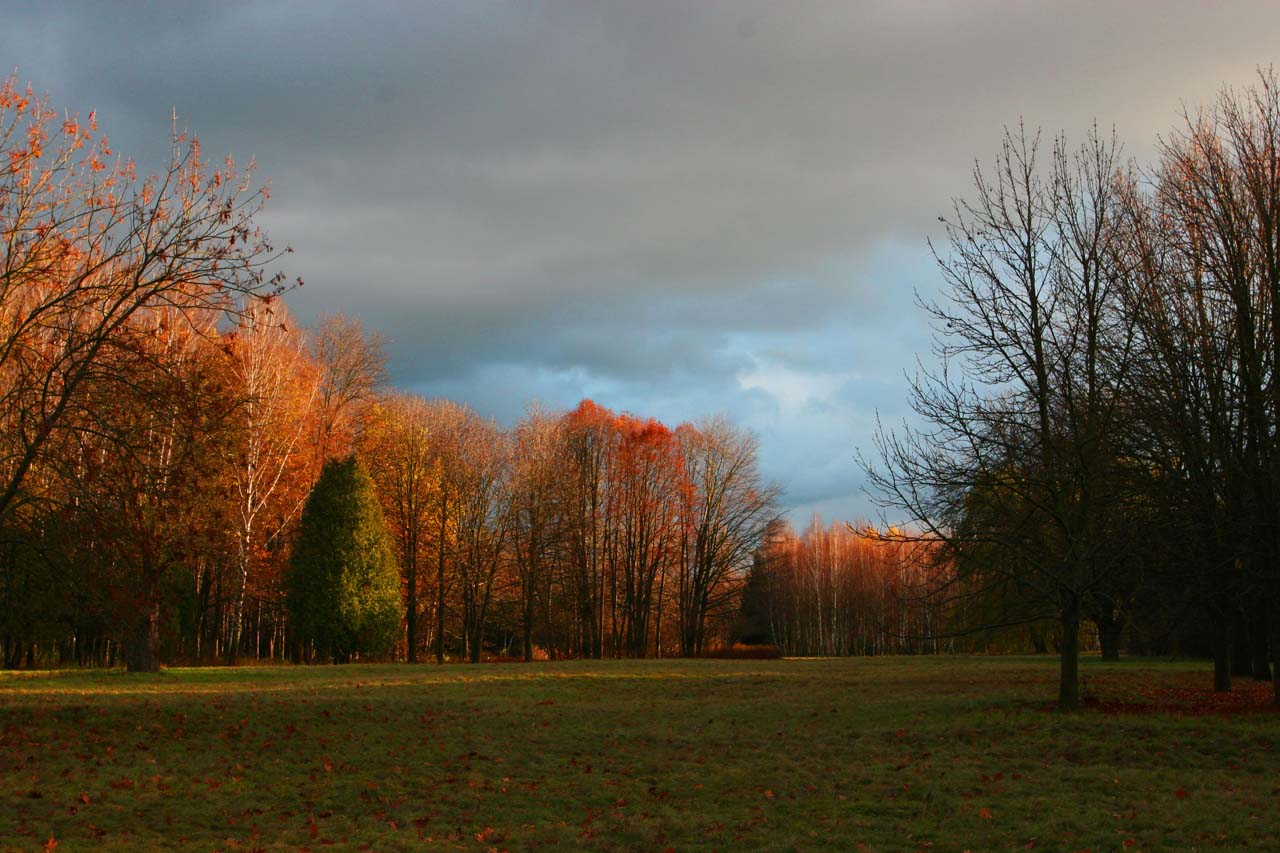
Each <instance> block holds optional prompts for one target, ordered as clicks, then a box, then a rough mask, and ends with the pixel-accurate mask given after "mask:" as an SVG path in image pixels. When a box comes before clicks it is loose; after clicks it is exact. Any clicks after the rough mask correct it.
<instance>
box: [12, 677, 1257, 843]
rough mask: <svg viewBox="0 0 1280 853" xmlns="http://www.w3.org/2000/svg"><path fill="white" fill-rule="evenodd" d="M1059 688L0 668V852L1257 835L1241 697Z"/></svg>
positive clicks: (1181, 687)
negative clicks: (1079, 695)
mask: <svg viewBox="0 0 1280 853" xmlns="http://www.w3.org/2000/svg"><path fill="white" fill-rule="evenodd" d="M1085 674H1086V679H1087V684H1088V688H1089V692H1090V696H1091V697H1093V705H1092V706H1091V707H1089V708H1086V710H1084V711H1083V712H1081V713H1078V714H1060V713H1057V712H1051V711H1049V710H1047V708H1048V706H1049V703H1050V699H1051V697H1052V696H1053V693H1054V685H1055V682H1056V677H1057V676H1056V669H1055V667H1054V662H1053V661H1052V660H1050V659H1029V658H1023V659H1017V658H885V659H856V660H780V661H774V660H733V661H706V660H701V661H699V660H671V661H667V660H662V661H603V662H566V663H554V664H535V665H529V666H525V665H519V664H499V665H493V666H485V667H467V666H446V667H437V666H432V665H422V666H412V667H411V666H407V665H386V666H352V667H346V668H338V667H285V668H275V669H272V668H264V667H251V668H246V669H192V670H183V669H171V670H167V671H165V672H162V673H161V674H160V675H158V676H133V675H126V674H123V673H117V672H58V673H48V674H42V675H38V676H30V675H9V674H6V675H3V676H0V766H3V767H4V774H3V776H2V777H0V838H2V839H3V841H4V845H5V846H7V847H12V848H15V849H36V848H38V847H39V845H41V844H43V843H46V842H47V841H48V840H49V839H50V838H52V839H54V840H56V841H57V842H58V844H59V848H58V849H60V850H65V849H99V848H102V847H107V848H111V849H121V850H126V849H127V850H137V849H155V848H161V847H170V846H174V845H177V844H178V843H179V842H182V841H185V842H186V843H188V844H190V845H192V846H194V847H196V848H198V849H212V848H222V849H237V848H240V849H253V848H255V847H266V848H270V847H274V846H278V847H282V848H291V849H296V848H298V847H308V848H311V849H321V848H323V847H325V846H344V847H359V846H361V845H365V846H367V847H370V848H373V849H403V848H408V847H417V846H423V845H426V846H435V847H443V848H463V849H477V848H478V849H485V848H495V849H528V848H534V847H540V846H549V845H559V846H562V847H567V848H569V849H577V848H582V847H590V848H603V849H646V850H651V849H659V850H660V849H663V848H665V847H668V846H671V847H674V848H675V849H677V850H684V849H722V850H728V849H734V850H737V849H787V848H806V849H807V848H828V849H840V850H849V849H858V845H859V844H865V845H866V846H867V847H868V848H869V849H878V850H898V849H904V848H915V847H925V846H931V847H932V848H933V849H947V850H951V849H954V850H962V849H965V848H969V849H1010V848H1014V847H1017V848H1024V847H1025V846H1026V845H1028V844H1032V843H1033V842H1034V846H1035V847H1037V848H1041V849H1082V848H1091V849H1095V850H1107V849H1123V845H1124V843H1125V842H1126V841H1129V842H1130V844H1131V847H1134V848H1155V847H1179V848H1185V847H1191V846H1199V847H1203V846H1209V847H1214V846H1217V847H1239V846H1243V845H1246V844H1247V845H1249V846H1253V847H1263V848H1267V847H1274V846H1275V845H1276V844H1277V843H1280V841H1277V838H1276V835H1277V819H1276V817H1275V816H1274V814H1273V812H1274V802H1275V797H1276V786H1277V784H1280V783H1277V782H1276V781H1275V780H1276V779H1277V778H1280V776H1278V775H1277V771H1278V770H1280V759H1278V758H1277V755H1276V752H1275V749H1274V742H1275V738H1276V736H1277V725H1278V724H1280V717H1278V716H1277V715H1275V714H1274V713H1272V712H1270V711H1266V710H1263V709H1265V708H1266V707H1267V704H1266V700H1265V695H1264V693H1263V692H1262V691H1261V690H1260V689H1258V688H1254V687H1252V686H1251V685H1248V684H1245V685H1243V689H1242V691H1241V694H1240V696H1241V697H1242V698H1237V699H1236V700H1234V701H1236V702H1237V703H1238V704H1241V703H1242V704H1241V708H1245V710H1241V709H1240V708H1236V709H1235V710H1234V711H1233V712H1231V713H1226V714H1224V713H1211V714H1208V715H1203V714H1199V713H1190V712H1187V711H1186V710H1185V708H1183V707H1181V706H1177V707H1175V706H1171V705H1169V703H1168V701H1166V700H1168V698H1169V697H1170V696H1172V697H1176V698H1177V699H1178V701H1179V702H1182V703H1184V704H1185V703H1191V704H1194V703H1195V702H1196V701H1198V697H1200V696H1201V694H1200V693H1197V692H1196V691H1197V690H1200V691H1203V686H1204V685H1205V684H1206V683H1207V679H1208V675H1207V673H1206V671H1205V667H1204V666H1202V665H1199V664H1149V663H1146V662H1125V663H1122V664H1119V665H1104V664H1101V663H1100V662H1096V661H1091V662H1089V664H1088V665H1087V666H1086V667H1085ZM1170 691H1172V692H1170ZM1205 695H1206V696H1209V697H1210V698H1209V699H1206V701H1224V700H1213V699H1212V697H1211V694H1205ZM1162 702H1163V703H1164V704H1162ZM1143 703H1146V704H1143ZM1251 703H1252V704H1251ZM1233 707H1234V706H1233Z"/></svg>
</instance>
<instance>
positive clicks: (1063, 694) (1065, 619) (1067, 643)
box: [1058, 594, 1080, 711]
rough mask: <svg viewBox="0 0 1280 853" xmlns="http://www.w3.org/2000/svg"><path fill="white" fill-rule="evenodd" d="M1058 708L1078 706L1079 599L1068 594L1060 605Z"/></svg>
mask: <svg viewBox="0 0 1280 853" xmlns="http://www.w3.org/2000/svg"><path fill="white" fill-rule="evenodd" d="M1061 623H1062V642H1061V647H1060V649H1059V655H1060V667H1059V679H1058V710H1059V711H1074V710H1076V709H1077V708H1079V707H1080V599H1079V598H1078V597H1076V596H1075V595H1074V594H1069V595H1068V596H1067V600H1066V601H1065V602H1064V604H1063V606H1062V613H1061Z"/></svg>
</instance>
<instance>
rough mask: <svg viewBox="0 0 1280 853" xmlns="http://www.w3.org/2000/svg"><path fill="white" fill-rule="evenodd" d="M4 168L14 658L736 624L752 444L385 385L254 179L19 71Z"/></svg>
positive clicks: (619, 418)
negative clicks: (298, 259)
mask: <svg viewBox="0 0 1280 853" xmlns="http://www.w3.org/2000/svg"><path fill="white" fill-rule="evenodd" d="M0 155H2V156H0V164H2V165H3V168H0V239H2V241H3V246H4V249H3V255H2V261H0V263H2V266H0V422H2V423H3V430H2V431H0V654H2V655H3V664H4V665H5V666H8V667H17V666H38V665H46V664H62V663H69V662H74V663H78V664H82V665H83V664H105V665H111V664H116V663H120V662H123V663H125V664H127V665H128V667H129V668H130V669H137V670H154V669H155V668H157V667H158V666H159V664H160V663H161V662H162V661H183V662H212V661H226V662H235V661H237V660H240V659H242V658H256V659H283V658H286V657H292V658H294V659H308V660H320V659H350V658H351V657H353V656H365V657H368V656H379V657H388V656H395V657H400V658H404V659H408V660H416V659H418V658H419V657H420V656H423V655H430V656H432V657H434V658H436V659H437V660H443V659H445V658H446V657H463V658H466V659H469V660H473V661H475V660H479V659H480V658H481V656H482V654H486V653H501V654H510V655H517V656H520V657H523V658H525V659H530V658H532V657H533V656H534V655H535V654H538V655H547V656H552V657H569V656H579V657H602V656H618V655H628V656H644V655H657V654H685V655H693V654H700V653H703V652H704V651H706V650H707V649H708V648H709V647H710V646H711V645H712V644H715V643H719V642H721V641H723V640H724V638H725V637H726V636H727V631H728V628H727V626H728V625H729V623H730V622H731V621H732V619H733V617H734V616H735V615H736V602H737V597H736V596H737V593H738V590H739V588H740V586H741V584H742V580H743V577H744V572H745V569H746V567H747V566H749V564H750V562H751V558H752V554H753V553H754V551H755V550H756V548H757V546H758V545H759V543H760V541H761V537H762V536H763V534H764V531H765V530H766V528H767V527H768V525H769V524H770V522H772V521H773V520H774V518H775V516H776V500H777V495H778V492H777V489H776V487H774V486H772V485H770V484H767V483H764V482H763V481H762V480H761V477H760V473H759V471H758V468H757V459H756V456H757V451H756V444H755V440H754V438H753V437H752V436H751V435H750V434H749V433H748V432H746V431H744V430H741V429H739V428H737V427H735V426H733V425H732V424H731V423H729V422H728V421H727V420H725V419H723V418H711V419H707V420H705V421H703V422H700V423H698V424H696V425H693V424H683V425H680V426H678V427H675V428H674V429H672V428H668V427H667V426H665V425H663V424H661V423H658V422H657V421H654V420H651V419H644V418H639V417H635V416H632V415H627V414H616V413H614V412H611V411H609V410H607V409H604V408H602V407H600V406H597V405H595V404H594V403H592V402H590V401H584V402H583V403H582V404H581V405H579V406H578V407H577V408H576V409H574V410H573V411H571V412H561V413H553V412H549V411H544V410H541V409H537V408H534V409H531V410H530V412H529V414H528V415H527V417H525V418H524V419H522V420H521V421H520V422H519V423H517V424H516V425H515V426H514V427H512V428H510V429H503V428H501V427H499V425H497V424H496V423H495V422H494V421H492V420H489V419H485V418H482V417H480V416H479V415H477V414H476V413H475V412H474V411H472V410H471V409H469V408H468V407H466V406H464V405H460V404H457V403H453V402H450V401H445V400H427V399H423V398H421V397H419V396H415V395H411V394H406V393H402V392H400V391H397V390H395V389H393V388H390V387H388V386H387V383H386V375H385V357H384V354H383V343H382V341H381V340H380V338H379V337H378V336H377V335H376V334H371V333H369V332H367V331H366V330H364V329H363V328H362V327H361V325H360V324H359V322H358V321H355V320H352V319H348V318H345V317H341V316H327V317H322V318H321V319H320V320H319V321H318V323H317V324H316V326H315V328H313V329H303V328H301V327H299V326H298V325H297V324H296V323H294V321H293V320H292V319H291V317H290V315H289V313H288V310H287V308H286V307H285V305H284V302H283V300H284V297H285V295H286V292H287V291H288V290H290V289H291V288H293V287H297V286H300V285H301V282H300V281H298V282H293V283H288V282H286V281H284V279H283V278H282V277H281V276H279V275H276V276H271V275H269V274H268V273H267V269H268V268H269V267H271V266H273V265H274V264H275V262H276V261H278V259H279V258H280V256H281V255H282V254H284V253H285V252H287V251H288V250H287V249H285V250H277V249H276V248H274V247H273V246H272V244H271V243H270V241H269V240H268V239H267V237H266V235H265V234H263V233H262V231H261V230H260V229H259V228H258V226H257V225H256V224H255V221H254V219H255V216H256V215H257V214H258V213H259V212H260V210H261V209H262V205H263V204H264V202H265V201H266V198H267V192H266V190H265V188H262V187H258V186H257V185H255V184H254V182H253V179H252V164H250V165H249V166H248V167H239V166H237V164H235V163H234V162H233V161H232V160H230V159H227V160H226V161H225V162H224V163H221V164H218V165H217V166H216V167H215V166H211V165H209V164H208V163H207V162H206V161H205V160H204V158H203V156H202V153H201V150H200V146H199V143H198V141H197V140H196V139H195V138H194V137H190V136H188V135H186V134H182V133H177V132H175V134H174V137H173V147H172V151H171V159H170V161H169V163H168V164H167V167H166V168H165V169H164V170H163V171H162V172H161V173H160V174H158V175H156V176H153V177H149V178H147V177H143V178H140V177H139V176H138V175H137V172H136V168H135V166H134V165H133V163H132V162H131V161H128V160H124V159H122V158H119V157H118V156H117V155H115V154H114V152H112V151H111V149H110V147H109V144H108V142H107V139H106V137H105V136H104V135H102V134H100V133H99V131H98V129H97V125H96V118H95V116H93V115H92V114H90V115H89V116H88V117H87V118H86V119H85V120H83V121H82V120H80V119H79V117H76V116H68V115H65V114H59V113H58V112H56V111H55V110H54V109H53V108H52V106H51V105H50V104H49V103H48V101H47V99H45V98H41V97H37V96H35V95H34V94H33V93H32V92H31V90H30V89H29V88H27V89H22V88H20V87H19V86H18V85H17V82H16V81H15V80H14V79H12V78H10V79H8V80H6V81H4V82H3V84H2V85H0ZM325 482H329V483H330V485H328V486H326V487H325V488H323V489H321V488H317V484H318V483H325ZM335 524H336V525H337V527H335ZM344 525H345V526H344ZM370 525H372V527H370ZM335 531H338V532H341V535H342V536H346V537H347V539H340V538H335V537H337V536H338V532H335ZM344 531H345V532H344ZM317 536H318V537H320V538H318V539H317V538H316V537H317ZM325 537H328V538H327V539H326V538H325ZM352 537H354V538H352ZM351 542H354V543H356V544H355V545H354V546H352V549H351V550H350V551H349V552H348V553H347V557H346V558H344V560H345V561H344V562H343V563H342V564H341V565H337V566H335V565H334V564H333V562H332V560H331V559H330V558H331V557H332V555H333V554H334V553H337V551H336V549H337V548H338V547H339V546H340V545H341V546H342V547H346V546H347V545H348V544H350V543H351ZM317 543H318V544H317ZM344 543H345V544H344ZM326 561H328V562H326ZM388 564H389V565H388ZM317 596H319V598H317ZM388 626H389V627H388Z"/></svg>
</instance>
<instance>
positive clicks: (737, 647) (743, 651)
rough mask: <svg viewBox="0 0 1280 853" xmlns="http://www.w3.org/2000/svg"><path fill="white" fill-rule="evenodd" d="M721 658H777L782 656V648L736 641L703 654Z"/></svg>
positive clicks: (708, 656)
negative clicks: (750, 644)
mask: <svg viewBox="0 0 1280 853" xmlns="http://www.w3.org/2000/svg"><path fill="white" fill-rule="evenodd" d="M703 657H707V658H716V659H719V660H777V659H778V658H780V657H782V649H780V648H778V647H777V646H749V645H746V644H745V643H734V644H733V645H732V646H722V647H721V648H718V649H713V650H712V651H709V652H707V653H706V654H704V655H703Z"/></svg>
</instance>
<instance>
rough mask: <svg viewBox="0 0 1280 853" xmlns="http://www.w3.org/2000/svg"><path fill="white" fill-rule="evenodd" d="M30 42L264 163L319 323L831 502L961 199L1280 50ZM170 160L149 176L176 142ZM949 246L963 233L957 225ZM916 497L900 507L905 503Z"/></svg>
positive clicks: (1207, 37)
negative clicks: (1030, 138) (647, 426)
mask: <svg viewBox="0 0 1280 853" xmlns="http://www.w3.org/2000/svg"><path fill="white" fill-rule="evenodd" d="M0 11H3V18H2V20H3V21H4V22H5V23H4V26H3V28H0V67H4V68H5V70H6V71H7V70H12V71H14V72H15V73H16V75H17V77H18V78H19V79H20V80H21V81H24V82H30V83H31V84H32V85H33V87H34V88H35V90H36V91H37V92H43V93H47V94H48V96H49V98H50V100H51V102H52V103H53V104H54V105H56V106H58V107H60V108H64V109H67V110H69V111H77V110H78V111H80V112H81V113H82V114H83V113H87V112H88V111H89V110H91V109H96V110H97V113H98V121H99V125H100V127H101V128H102V129H103V130H104V131H105V132H106V133H107V134H108V135H109V137H110V138H111V141H112V147H113V148H114V149H115V150H116V151H117V152H119V153H122V154H124V155H126V156H130V157H132V158H134V159H135V160H136V161H137V162H138V164H139V167H140V171H143V170H148V171H149V170H154V168H156V167H157V166H158V165H160V164H161V163H162V158H163V157H164V156H165V154H166V151H167V145H168V139H169V131H170V128H171V125H172V116H173V114H174V112H175V111H176V113H177V115H178V122H179V125H180V126H181V127H182V128H186V129H190V130H192V131H194V132H195V133H196V134H198V136H199V138H200V140H201V143H202V146H203V148H204V151H205V153H206V154H207V155H216V156H218V157H220V156H221V155H222V154H224V153H229V154H232V155H234V156H235V157H236V159H237V160H240V161H244V160H247V159H248V158H249V157H250V156H252V157H254V158H256V161H257V164H258V170H259V172H258V173H259V175H260V176H262V177H263V178H265V179H269V180H270V182H271V194H272V198H271V201H270V202H269V206H268V207H267V209H266V211H265V212H264V213H263V214H262V216H261V217H260V223H261V224H262V225H263V226H264V227H265V228H266V230H267V231H268V232H269V233H270V235H271V237H272V239H273V240H274V241H275V242H276V243H278V244H281V245H289V246H291V247H292V248H293V250H294V254H291V255H289V256H288V257H287V259H286V261H285V263H284V265H283V269H284V270H285V271H286V272H287V273H288V274H289V275H290V276H291V277H292V276H301V277H302V278H303V279H304V280H305V282H306V284H305V286H304V287H303V288H302V289H300V290H298V291H295V292H294V293H291V294H290V295H289V296H288V298H287V301H288V303H289V305H290V308H291V310H292V311H293V312H294V314H295V315H296V316H298V318H299V319H300V320H301V321H302V322H304V323H310V322H313V321H314V320H315V318H316V317H317V316H318V315H319V314H321V313H325V312H327V313H335V312H342V313H346V314H348V315H354V316H358V317H359V318H361V319H362V320H363V322H364V323H365V325H366V326H367V327H368V328H370V329H374V330H377V331H379V332H380V333H382V334H383V335H385V336H386V338H387V339H388V341H389V344H388V356H389V367H390V371H391V377H392V380H393V382H394V383H395V384H396V385H397V386H399V387H401V388H404V389H406V390H410V391H414V392H418V393H422V394H424V395H427V396H433V397H434V396H443V397H449V398H451V399H455V400H461V401H465V402H467V403H469V404H470V405H472V406H473V407H474V408H475V409H476V410H477V411H479V412H480V413H481V414H484V415H486V416H492V417H494V418H497V419H498V420H499V421H500V422H502V423H504V424H510V423H512V422H514V421H515V420H516V419H518V418H519V417H520V416H521V414H522V413H523V412H524V411H525V408H526V406H527V405H528V404H529V403H530V402H531V401H534V400H536V401H538V402H539V403H541V404H542V405H544V406H547V407H552V408H562V409H567V408H571V407H572V406H573V405H575V404H576V403H577V401H578V400H580V399H581V398H583V397H590V398H592V399H594V400H596V401H597V402H598V403H600V404H602V405H606V406H609V407H611V408H614V409H617V410H624V411H629V412H632V413H634V414H637V415H642V416H651V417H656V418H659V419H660V420H663V421H664V422H667V423H669V424H671V425H675V424H677V423H679V422H682V421H697V420H698V419H700V418H703V417H706V416H710V415H713V414H716V413H724V414H726V415H728V416H729V417H730V418H731V419H732V420H733V421H735V422H736V423H737V424H739V425H741V426H745V427H747V428H749V429H751V430H752V431H753V432H754V433H755V434H756V436H757V437H758V439H759V443H760V466H761V470H762V472H763V474H764V476H765V477H766V478H767V479H769V480H772V481H775V482H777V483H778V484H779V485H781V486H782V488H783V490H784V498H783V500H784V509H785V511H786V512H787V514H788V515H789V516H790V517H791V519H792V520H793V522H794V523H796V524H797V525H798V526H803V525H804V524H806V523H807V522H808V520H809V518H810V517H811V516H812V514H814V513H820V514H822V516H823V517H824V518H825V519H827V520H834V519H845V520H853V519H861V518H871V519H875V518H876V517H877V513H878V510H877V509H876V506H875V503H874V500H873V498H872V496H870V495H868V494H867V493H866V492H865V489H864V485H865V484H864V480H865V478H864V476H863V473H862V471H861V469H860V467H859V465H858V463H857V461H856V454H857V453H858V451H859V450H861V451H862V452H863V453H870V452H872V450H873V448H872V439H873V436H874V434H875V430H876V423H877V418H879V419H880V421H881V422H882V423H884V424H886V425H889V426H892V425H893V424H898V423H901V422H902V421H903V419H904V418H907V417H909V416H910V413H909V407H908V398H907V390H906V386H907V383H906V377H907V376H908V375H910V374H913V373H914V372H915V371H916V369H917V365H918V364H921V363H923V364H926V365H927V364H929V363H931V361H932V357H931V354H930V342H931V339H932V331H931V329H930V328H929V327H928V325H927V323H926V321H925V318H924V316H923V312H921V311H920V310H919V309H918V307H917V294H921V295H924V296H926V297H928V296H933V295H935V294H937V293H940V292H941V289H942V286H943V285H942V282H941V281H940V278H939V275H938V273H937V272H936V265H935V262H934V260H933V256H932V254H931V252H930V248H929V240H930V239H933V240H934V241H935V242H937V241H938V239H939V237H940V233H939V224H938V221H937V218H938V216H939V214H941V213H944V212H946V211H947V209H948V208H949V205H950V202H951V200H952V199H953V198H956V197H961V196H964V195H965V194H966V193H967V192H968V191H969V188H970V183H971V172H972V169H973V166H974V163H975V161H982V162H987V161H990V160H991V159H992V157H993V156H994V155H995V153H996V151H997V150H998V147H999V143H1000V139H1001V135H1002V133H1003V130H1002V128H1003V127H1004V126H1005V125H1009V124H1017V123H1018V122H1019V121H1023V122H1024V123H1025V124H1026V125H1027V126H1029V127H1033V128H1034V127H1040V128H1043V130H1044V132H1045V133H1046V134H1048V135H1052V134H1055V133H1059V132H1062V133H1065V134H1066V135H1067V136H1068V138H1075V139H1079V138H1081V137H1082V136H1083V134H1084V133H1085V132H1086V130H1087V129H1088V127H1089V126H1090V124H1091V123H1092V122H1094V121H1096V122H1097V123H1098V124H1099V126H1101V127H1103V128H1110V127H1114V128H1115V129H1116V131H1117V132H1118V134H1119V136H1120V138H1121V139H1122V140H1123V142H1124V145H1125V149H1124V150H1125V153H1126V154H1127V155H1129V156H1131V157H1133V158H1135V159H1136V160H1137V161H1138V162H1139V163H1145V162H1150V161H1151V159H1152V158H1153V156H1154V152H1155V151H1156V147H1157V143H1158V137H1159V135H1160V134H1161V133H1167V132H1168V131H1169V130H1171V129H1173V128H1175V127H1176V126H1177V124H1178V121H1179V116H1180V115H1181V113H1182V111H1183V110H1184V109H1190V108H1194V107H1195V105H1197V104H1204V103H1207V102H1208V101H1209V100H1211V99H1212V98H1213V96H1214V95H1215V93H1216V92H1217V91H1218V90H1219V89H1220V88H1221V87H1222V86H1224V85H1242V84H1247V83H1249V81H1250V80H1251V78H1252V77H1253V76H1254V74H1255V70H1256V69H1257V67H1258V66H1261V65H1267V64H1269V63H1272V62H1275V61H1278V60H1280V55H1277V54H1280V15H1276V14H1275V9H1274V7H1272V6H1271V5H1270V4H1268V3H1262V2H1257V3H1246V2H1236V3H1220V4H1219V3H1204V2H1162V3H1149V2H1125V3H1112V2H1071V3H1065V2H1064V3H1052V2H1040V3H1014V2H985V3H984V2H968V3H959V2H935V3H917V2H905V0H904V2H884V3H858V2H828V3H816V2H814V3H805V2H786V3H783V2H774V3H757V2H749V0H735V2H727V1H726V2H715V0H697V2H694V0H689V2H685V3H671V2H660V0H644V2H622V0H618V1H617V2H612V3H594V2H582V0H564V2H544V3H539V2H510V3H489V2H482V0H465V2H462V0H456V1H455V2H439V3H427V2H413V3H403V4H400V3H390V2H366V3H347V2H341V3H338V2H335V3H326V2H321V0H305V2H294V3H285V2H280V3H272V2H253V3H237V2H225V0H224V2H218V3H180V2H172V3H170V2H166V3H142V2H132V3H113V4H106V3H87V2H86V3H71V2H66V3H62V2H44V3H29V2H9V0H0ZM148 167H150V169H148ZM939 248H940V249H941V250H942V251H945V245H941V246H940V247H939ZM890 520H892V518H890Z"/></svg>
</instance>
